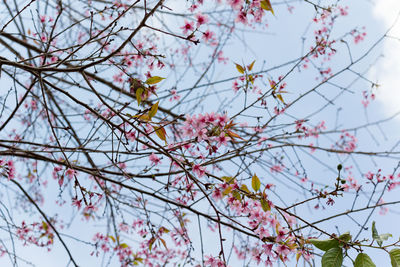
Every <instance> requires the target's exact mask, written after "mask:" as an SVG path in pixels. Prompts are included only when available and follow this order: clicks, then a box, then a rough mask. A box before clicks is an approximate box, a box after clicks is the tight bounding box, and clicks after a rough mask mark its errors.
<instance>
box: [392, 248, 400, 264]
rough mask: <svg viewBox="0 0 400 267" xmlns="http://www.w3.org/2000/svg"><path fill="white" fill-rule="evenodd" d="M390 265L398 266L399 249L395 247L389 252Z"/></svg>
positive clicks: (399, 258) (399, 259)
mask: <svg viewBox="0 0 400 267" xmlns="http://www.w3.org/2000/svg"><path fill="white" fill-rule="evenodd" d="M389 255H390V262H391V263H392V267H400V249H399V248H395V249H392V250H391V251H390V252H389Z"/></svg>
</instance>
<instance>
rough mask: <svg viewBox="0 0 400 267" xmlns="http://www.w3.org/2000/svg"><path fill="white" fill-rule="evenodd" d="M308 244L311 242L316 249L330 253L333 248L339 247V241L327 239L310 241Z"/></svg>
mask: <svg viewBox="0 0 400 267" xmlns="http://www.w3.org/2000/svg"><path fill="white" fill-rule="evenodd" d="M308 242H310V243H311V244H313V245H314V246H315V247H317V248H319V249H320V250H323V251H328V250H330V249H331V248H338V247H339V241H337V240H336V239H326V240H319V239H309V240H308Z"/></svg>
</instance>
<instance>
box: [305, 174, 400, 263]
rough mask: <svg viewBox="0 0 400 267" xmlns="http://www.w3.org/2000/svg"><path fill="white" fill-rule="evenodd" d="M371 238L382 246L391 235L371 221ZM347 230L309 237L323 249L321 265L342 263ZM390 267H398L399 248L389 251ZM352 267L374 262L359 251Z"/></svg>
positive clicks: (399, 259)
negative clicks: (327, 236)
mask: <svg viewBox="0 0 400 267" xmlns="http://www.w3.org/2000/svg"><path fill="white" fill-rule="evenodd" d="M338 169H339V166H338ZM371 231H372V239H373V240H374V241H376V242H377V244H378V245H379V246H380V247H382V244H383V241H386V240H388V239H389V237H392V234H378V230H377V229H376V226H375V222H372V227H371ZM351 238H352V237H351V235H350V233H349V232H347V233H344V234H342V235H340V236H339V237H337V238H330V239H325V240H319V239H309V240H308V241H307V242H308V243H311V244H312V245H314V246H315V247H316V248H318V249H320V250H322V251H325V253H324V255H323V256H322V258H321V264H322V267H341V266H342V263H343V249H346V247H347V244H348V243H350V242H351ZM389 255H390V261H391V265H392V267H400V249H398V248H395V249H392V250H391V251H390V252H389ZM353 265H354V267H376V265H375V264H374V262H373V261H372V260H371V258H370V257H369V256H368V255H367V254H366V253H362V252H361V253H359V254H358V255H357V257H356V259H355V260H354V261H353Z"/></svg>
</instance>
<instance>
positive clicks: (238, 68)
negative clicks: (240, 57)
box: [235, 63, 244, 74]
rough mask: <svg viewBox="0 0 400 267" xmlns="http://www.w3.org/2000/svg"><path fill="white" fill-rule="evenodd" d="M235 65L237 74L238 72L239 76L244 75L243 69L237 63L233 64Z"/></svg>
mask: <svg viewBox="0 0 400 267" xmlns="http://www.w3.org/2000/svg"><path fill="white" fill-rule="evenodd" d="M235 65H236V69H237V70H238V72H240V73H241V74H244V68H243V67H242V66H241V65H239V64H237V63H235Z"/></svg>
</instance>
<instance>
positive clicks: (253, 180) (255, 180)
mask: <svg viewBox="0 0 400 267" xmlns="http://www.w3.org/2000/svg"><path fill="white" fill-rule="evenodd" d="M260 186H261V182H260V179H258V177H257V175H256V174H254V175H253V177H252V178H251V187H253V189H254V191H258V190H260Z"/></svg>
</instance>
